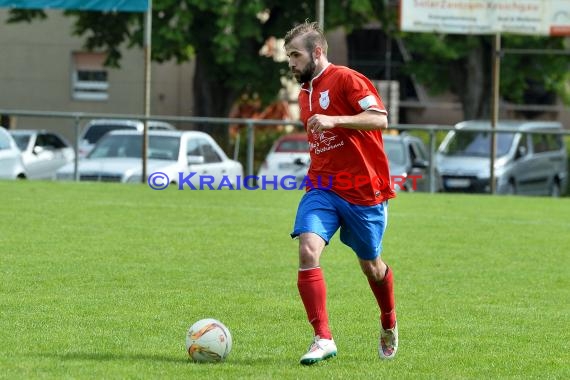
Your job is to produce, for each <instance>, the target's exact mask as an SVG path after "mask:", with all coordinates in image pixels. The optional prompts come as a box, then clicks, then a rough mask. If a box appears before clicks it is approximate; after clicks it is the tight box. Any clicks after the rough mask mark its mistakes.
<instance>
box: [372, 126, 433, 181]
mask: <svg viewBox="0 0 570 380" xmlns="http://www.w3.org/2000/svg"><path fill="white" fill-rule="evenodd" d="M382 139H383V140H384V151H385V152H386V155H387V156H388V164H389V166H390V175H391V176H392V184H393V185H394V189H395V190H396V191H399V190H403V191H430V177H429V176H430V172H429V153H428V149H427V148H426V146H425V144H424V142H423V141H422V140H421V139H420V138H418V137H416V136H412V135H409V134H407V133H400V134H399V135H390V134H384V135H383V136H382ZM434 181H435V188H434V190H436V191H437V190H438V189H439V180H438V176H437V173H436V176H435V178H434Z"/></svg>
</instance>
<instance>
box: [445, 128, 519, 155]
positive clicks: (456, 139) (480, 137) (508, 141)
mask: <svg viewBox="0 0 570 380" xmlns="http://www.w3.org/2000/svg"><path fill="white" fill-rule="evenodd" d="M514 138H515V134H514V133H497V139H496V140H497V152H496V155H495V157H501V156H504V155H505V154H507V153H508V152H509V149H510V148H511V145H512V143H513V139H514ZM441 153H443V154H445V155H447V156H473V157H489V155H490V154H491V133H490V132H477V131H456V132H455V134H454V135H453V136H452V137H451V139H450V140H449V142H448V144H447V145H446V146H445V147H444V148H443V149H442V150H441Z"/></svg>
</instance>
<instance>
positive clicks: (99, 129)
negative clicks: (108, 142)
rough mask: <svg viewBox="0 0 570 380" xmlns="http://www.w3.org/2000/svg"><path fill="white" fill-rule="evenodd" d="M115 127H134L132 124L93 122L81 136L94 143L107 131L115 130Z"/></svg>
mask: <svg viewBox="0 0 570 380" xmlns="http://www.w3.org/2000/svg"><path fill="white" fill-rule="evenodd" d="M117 129H136V128H135V127H133V126H128V125H121V124H94V125H92V126H91V127H90V128H89V129H87V132H85V136H83V139H84V140H87V142H88V143H89V144H95V143H96V142H97V141H99V140H100V139H101V137H103V136H105V134H106V133H107V132H111V131H115V130H117Z"/></svg>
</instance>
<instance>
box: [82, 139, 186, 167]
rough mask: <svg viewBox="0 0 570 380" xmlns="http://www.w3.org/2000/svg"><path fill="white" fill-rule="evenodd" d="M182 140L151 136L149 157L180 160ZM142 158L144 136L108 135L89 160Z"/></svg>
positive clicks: (96, 147) (148, 150) (92, 152)
mask: <svg viewBox="0 0 570 380" xmlns="http://www.w3.org/2000/svg"><path fill="white" fill-rule="evenodd" d="M179 151H180V139H179V138H178V137H177V136H149V138H148V149H147V157H148V158H149V159H156V160H169V161H176V160H178V152H179ZM116 157H120V158H141V157H142V136H137V135H107V136H105V137H104V138H103V139H101V141H100V142H99V143H98V144H97V145H96V146H95V148H94V149H93V151H91V153H90V154H89V156H88V158H116Z"/></svg>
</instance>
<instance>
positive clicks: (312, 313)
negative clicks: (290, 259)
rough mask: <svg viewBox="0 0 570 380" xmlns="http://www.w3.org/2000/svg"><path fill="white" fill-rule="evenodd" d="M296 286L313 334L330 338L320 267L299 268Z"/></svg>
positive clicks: (325, 295)
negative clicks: (313, 331)
mask: <svg viewBox="0 0 570 380" xmlns="http://www.w3.org/2000/svg"><path fill="white" fill-rule="evenodd" d="M297 288H299V294H300V295H301V300H302V301H303V305H304V306H305V311H306V312H307V318H308V319H309V322H310V323H311V325H313V329H314V330H315V335H318V336H320V337H321V338H323V339H332V334H331V331H330V330H329V317H328V315H327V289H326V285H325V278H324V276H323V272H322V271H321V268H313V269H308V270H300V271H299V273H298V277H297Z"/></svg>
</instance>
